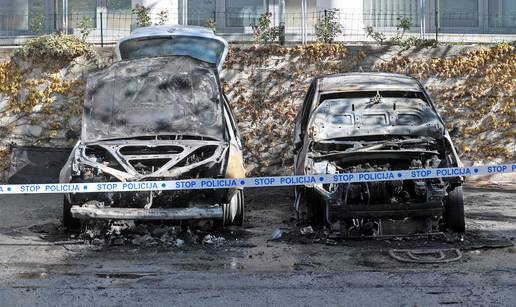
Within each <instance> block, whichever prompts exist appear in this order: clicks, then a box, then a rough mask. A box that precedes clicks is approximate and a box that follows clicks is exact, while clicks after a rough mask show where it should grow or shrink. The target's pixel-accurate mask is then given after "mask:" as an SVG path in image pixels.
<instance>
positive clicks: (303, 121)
mask: <svg viewBox="0 0 516 307" xmlns="http://www.w3.org/2000/svg"><path fill="white" fill-rule="evenodd" d="M316 84H317V81H316V80H314V81H313V82H312V84H311V85H310V88H309V89H308V93H307V95H306V98H305V100H304V102H303V106H302V109H301V111H300V112H299V113H298V115H297V118H296V126H295V129H294V172H295V174H296V175H304V164H305V156H306V151H307V148H306V147H307V145H308V144H307V142H306V136H307V131H306V129H307V126H308V121H309V119H310V112H311V109H312V105H313V101H314V96H315V93H316Z"/></svg>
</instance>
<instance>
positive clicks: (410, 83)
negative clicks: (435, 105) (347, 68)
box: [317, 72, 421, 92]
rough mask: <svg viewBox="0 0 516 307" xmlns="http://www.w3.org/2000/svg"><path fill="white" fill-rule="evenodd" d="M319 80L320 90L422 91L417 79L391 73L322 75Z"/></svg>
mask: <svg viewBox="0 0 516 307" xmlns="http://www.w3.org/2000/svg"><path fill="white" fill-rule="evenodd" d="M317 81H318V82H319V91H320V92H361V91H368V92H369V91H411V92H418V91H421V86H420V84H419V82H418V81H417V80H416V79H414V78H412V77H408V76H405V75H400V74H391V73H376V72H357V73H344V74H335V75H328V76H321V77H318V78H317Z"/></svg>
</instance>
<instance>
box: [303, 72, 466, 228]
mask: <svg viewBox="0 0 516 307" xmlns="http://www.w3.org/2000/svg"><path fill="white" fill-rule="evenodd" d="M295 147H296V149H295V150H296V155H295V171H296V174H297V175H309V174H341V173H354V172H382V171H394V170H410V169H414V170H417V169H423V168H438V167H456V166H460V165H461V162H460V160H459V157H458V155H457V152H456V150H455V148H454V145H453V143H452V141H451V138H450V136H449V133H448V132H447V130H446V128H445V125H444V122H443V121H442V119H441V117H440V116H439V114H438V113H437V111H436V108H435V106H434V103H433V102H432V99H431V98H430V96H429V95H428V94H427V92H426V91H425V89H424V88H423V86H422V85H421V84H420V83H419V82H418V81H417V80H416V79H414V78H411V77H407V76H403V75H396V74H386V73H348V74H340V75H331V76H325V77H320V78H316V79H315V80H314V81H313V82H312V84H311V86H310V88H309V91H308V94H307V96H306V98H305V101H304V103H303V106H302V108H301V110H300V112H299V114H298V117H297V121H296V128H295ZM462 182H463V178H462V177H460V176H457V177H450V178H437V179H417V180H395V181H381V179H380V181H377V182H368V183H365V182H364V183H350V184H324V185H323V184H315V185H306V186H301V187H298V188H296V200H295V208H296V210H297V211H298V213H299V214H301V216H306V217H307V218H308V219H309V220H310V221H311V222H313V223H317V224H321V225H326V226H329V227H332V228H333V229H335V228H337V227H339V229H340V233H341V235H342V236H362V235H389V234H407V232H408V233H414V232H415V233H418V232H421V233H432V232H436V231H439V230H442V229H444V228H447V229H450V230H452V231H455V232H464V206H463V195H462Z"/></svg>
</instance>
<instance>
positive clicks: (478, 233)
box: [0, 188, 516, 306]
mask: <svg viewBox="0 0 516 307" xmlns="http://www.w3.org/2000/svg"><path fill="white" fill-rule="evenodd" d="M515 198H516V191H515V190H514V189H511V190H501V189H471V188H468V189H465V201H466V205H465V209H466V218H467V220H466V222H467V233H466V235H465V236H464V240H463V241H460V240H451V239H450V238H449V237H434V238H418V239H410V240H408V239H400V238H392V239H389V240H345V241H333V240H331V241H328V240H322V239H321V238H320V236H319V235H318V234H316V233H313V234H307V235H300V234H299V225H297V221H296V220H295V218H294V217H295V216H294V213H293V210H292V201H293V193H292V190H291V189H289V188H275V189H265V188H256V189H248V190H246V199H247V212H246V213H247V217H246V220H247V223H246V226H245V227H244V228H230V229H226V230H223V231H214V232H210V231H197V232H196V231H194V232H193V233H194V236H197V237H200V238H202V237H203V236H205V235H207V234H210V235H212V236H213V237H214V238H224V240H222V241H217V242H218V243H213V244H207V243H201V242H200V241H202V240H200V239H198V240H197V243H192V242H188V240H187V238H186V239H185V238H184V239H185V240H186V243H185V244H184V245H183V246H181V247H177V246H176V245H173V244H172V245H163V244H156V245H152V246H138V245H134V244H131V243H128V244H124V245H120V246H118V245H117V246H114V245H109V244H103V243H100V244H86V243H84V242H83V241H81V240H77V238H71V237H70V235H69V234H65V233H63V232H62V231H61V229H60V216H61V200H62V196H61V195H49V194H47V195H11V196H0V204H1V205H0V268H1V269H0V305H1V306H59V305H61V306H136V305H146V306H173V305H179V306H208V305H209V306H228V305H253V306H262V305H278V306H280V305H281V306H284V305H296V306H311V305H339V306H364V305H366V306H368V305H383V306H400V305H401V306H414V305H415V306H435V305H475V306H477V305H481V306H482V305H501V306H514V304H515V302H516V246H515V243H516V223H515V221H516V201H515V200H514V199H515ZM275 229H280V230H281V233H282V237H281V238H280V239H279V240H274V241H273V240H271V235H272V233H273V232H274V230H275ZM400 248H401V249H404V248H410V249H427V248H459V249H460V250H462V252H463V256H462V259H460V260H459V261H456V262H451V263H445V264H419V263H402V262H399V261H397V260H395V259H393V258H392V257H391V256H389V250H391V249H400Z"/></svg>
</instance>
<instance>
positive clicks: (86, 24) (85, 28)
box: [78, 16, 93, 40]
mask: <svg viewBox="0 0 516 307" xmlns="http://www.w3.org/2000/svg"><path fill="white" fill-rule="evenodd" d="M78 28H79V33H80V34H81V38H82V39H83V40H86V38H87V37H88V35H90V33H91V30H92V28H93V22H92V20H91V19H90V18H88V17H86V16H84V17H82V19H81V21H80V22H79V24H78Z"/></svg>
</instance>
